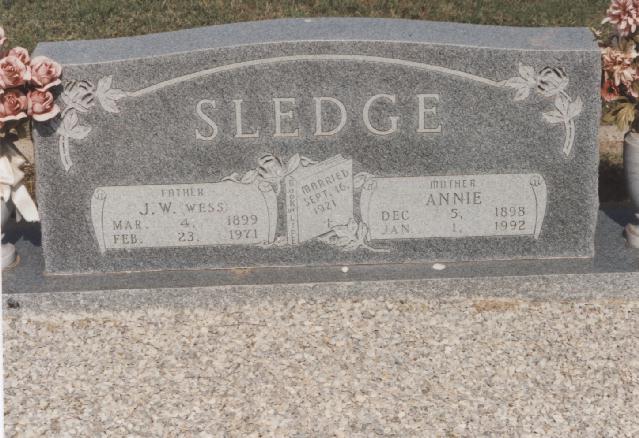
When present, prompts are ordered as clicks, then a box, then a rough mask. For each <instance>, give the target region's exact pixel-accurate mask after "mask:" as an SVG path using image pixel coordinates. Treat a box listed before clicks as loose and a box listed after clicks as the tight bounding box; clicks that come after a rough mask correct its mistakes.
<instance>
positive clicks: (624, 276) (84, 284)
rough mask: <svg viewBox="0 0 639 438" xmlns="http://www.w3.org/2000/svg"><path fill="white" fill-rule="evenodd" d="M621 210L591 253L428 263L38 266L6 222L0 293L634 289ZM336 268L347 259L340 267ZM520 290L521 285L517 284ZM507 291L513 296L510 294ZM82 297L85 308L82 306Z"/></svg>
mask: <svg viewBox="0 0 639 438" xmlns="http://www.w3.org/2000/svg"><path fill="white" fill-rule="evenodd" d="M632 218H633V215H632V211H631V210H629V209H620V208H614V209H610V210H606V211H602V212H601V213H600V216H599V222H598V226H597V236H596V255H595V257H594V258H593V259H555V260H510V261H482V262H470V263H468V262H464V263H446V264H445V269H443V270H436V269H433V265H432V264H420V263H415V264H392V265H391V264H386V265H350V266H345V267H341V266H331V267H322V266H315V267H289V268H251V269H233V270H188V271H157V272H133V273H110V274H91V275H46V274H43V267H44V260H43V256H42V249H41V247H40V233H39V229H38V227H36V226H26V225H24V224H23V225H20V226H18V227H15V225H13V227H14V228H9V229H7V240H8V241H10V242H13V243H15V244H16V248H17V251H18V254H19V255H20V264H19V265H18V266H17V267H16V268H15V269H12V270H9V271H4V272H3V273H2V279H3V292H4V298H5V301H6V299H8V298H7V297H11V298H12V299H14V300H17V301H18V302H19V303H20V305H21V306H23V307H27V308H29V309H35V308H38V309H71V308H74V309H77V308H80V309H85V308H90V309H92V310H95V309H111V310H116V309H120V310H126V309H129V308H131V307H138V306H141V305H165V306H170V307H173V306H182V305H201V306H207V305H209V304H210V303H211V302H214V303H218V304H219V305H224V304H226V303H232V302H238V301H239V302H245V303H246V302H251V301H256V302H257V303H258V304H259V302H260V300H262V299H265V298H275V297H282V299H284V300H286V299H288V300H295V299H305V298H308V297H315V296H332V297H335V298H344V297H350V296H358V297H370V298H375V297H384V296H388V295H393V294H394V293H397V292H400V291H402V292H406V293H412V294H416V295H419V296H423V297H432V296H439V295H440V294H442V293H445V294H447V295H449V296H453V295H468V294H473V293H476V291H484V292H486V293H491V294H493V295H503V296H509V297H512V296H519V295H517V294H518V292H517V291H519V290H522V291H524V292H525V296H526V297H527V298H531V297H537V298H547V297H563V298H565V299H572V298H575V297H580V298H584V299H586V298H601V297H612V298H617V297H622V296H623V297H634V296H636V295H639V250H637V249H633V248H629V247H627V246H626V243H625V240H624V237H623V227H624V226H625V225H626V224H628V223H629V222H630V221H631V220H632ZM343 268H347V269H346V272H344V269H343ZM522 293H523V292H522ZM513 294H514V295H513ZM86 306H88V307H86Z"/></svg>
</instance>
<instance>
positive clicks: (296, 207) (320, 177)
mask: <svg viewBox="0 0 639 438" xmlns="http://www.w3.org/2000/svg"><path fill="white" fill-rule="evenodd" d="M285 187H286V218H287V223H286V225H287V237H288V243H289V244H290V245H297V244H299V243H302V242H305V241H307V240H310V239H312V238H314V237H317V236H320V235H322V234H324V233H326V232H327V231H329V230H331V228H332V227H334V226H336V225H343V224H346V223H348V221H349V220H350V219H351V218H352V217H353V161H352V160H347V159H345V158H343V157H342V156H341V155H336V156H334V157H332V158H329V159H328V160H326V161H322V162H321V163H318V164H316V165H314V166H308V167H299V168H298V169H297V170H296V171H295V172H293V173H292V174H290V175H288V176H287V177H286V179H285Z"/></svg>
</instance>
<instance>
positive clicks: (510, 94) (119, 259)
mask: <svg viewBox="0 0 639 438" xmlns="http://www.w3.org/2000/svg"><path fill="white" fill-rule="evenodd" d="M36 54H46V55H49V56H51V57H53V58H56V59H58V60H59V61H61V62H62V63H63V64H65V73H64V75H65V79H66V80H70V79H76V80H89V81H92V83H93V84H94V85H96V84H98V83H99V82H100V79H102V78H105V77H109V76H112V82H111V83H110V84H107V83H106V82H104V81H103V82H102V85H103V86H104V87H105V88H108V87H107V85H109V86H110V87H112V88H114V89H119V90H124V91H126V92H130V93H136V92H137V93H138V94H134V95H130V94H129V95H126V96H124V97H123V96H122V95H117V96H118V97H121V99H119V100H118V101H117V103H116V105H117V108H119V111H120V112H119V113H110V112H106V111H105V110H104V109H103V108H102V107H101V105H100V104H99V103H98V102H97V101H96V102H94V106H93V107H92V108H90V109H89V111H88V112H87V113H81V112H79V113H78V115H79V122H78V125H79V126H86V127H91V132H90V133H89V134H88V135H87V137H86V138H84V139H73V138H71V139H70V141H69V156H70V158H71V160H72V166H71V167H70V169H69V171H68V173H67V172H66V171H65V169H64V168H63V166H62V163H61V159H60V157H59V152H58V145H59V138H58V136H57V135H52V134H50V133H48V134H47V133H46V132H45V130H44V129H43V130H41V132H40V133H39V134H36V135H35V141H36V155H37V160H38V169H37V170H38V199H39V202H40V209H41V216H42V226H43V247H44V251H45V261H46V270H47V271H48V272H55V273H73V272H96V271H131V270H152V269H167V268H168V269H182V268H189V269H197V268H209V267H238V266H288V265H310V264H318V265H335V264H357V263H387V262H402V263H404V262H420V261H432V260H473V259H475V260H476V259H510V258H545V257H589V256H592V255H593V250H594V229H595V223H596V211H597V204H598V202H597V160H598V156H597V148H596V139H597V126H598V120H599V111H600V103H599V98H598V87H599V75H600V65H599V62H600V60H599V51H598V48H597V47H596V44H595V43H594V41H593V40H592V37H591V35H590V33H589V32H588V31H587V30H586V29H520V28H518V29H512V28H501V27H500V28H497V27H478V26H470V25H458V24H441V23H428V22H412V21H394V20H368V19H363V20H355V19H326V20H324V19H322V20H284V21H276V22H262V23H248V24H236V25H224V26H216V27H211V28H204V29H195V30H190V31H181V32H176V33H170V34H162V35H150V36H145V37H139V38H126V39H119V40H106V41H94V42H63V43H45V44H41V45H39V46H38V48H37V49H36ZM336 55H337V56H349V57H351V59H348V60H347V59H343V58H341V59H339V58H331V59H324V60H321V61H319V60H318V58H314V59H308V58H307V59H304V60H295V61H293V60H290V58H289V60H288V61H285V62H284V61H283V62H276V63H267V64H260V65H257V66H251V67H243V68H237V69H234V70H232V71H226V72H218V73H215V74H210V75H205V76H200V77H192V78H191V79H189V80H185V81H183V82H180V83H177V84H173V85H167V86H165V87H163V88H160V89H151V90H149V89H148V88H147V87H151V86H154V85H156V84H158V83H161V82H163V81H170V80H172V79H174V78H177V77H181V76H183V75H189V74H194V73H197V72H201V71H204V70H206V69H212V68H215V67H219V66H225V65H230V64H233V63H241V62H247V61H252V60H264V59H272V58H274V57H290V56H314V57H318V56H325V57H326V56H329V57H330V56H336ZM356 57H360V58H356ZM362 57H369V58H362ZM370 57H377V58H376V60H372V58H370ZM379 58H384V60H381V61H380V60H379ZM397 60H400V61H402V62H404V61H408V62H409V63H411V62H412V63H418V64H419V65H420V66H422V67H423V65H425V64H427V65H428V66H435V67H445V68H447V69H450V70H447V71H446V72H441V71H440V72H438V71H433V70H428V69H424V68H422V67H415V65H414V64H406V63H404V64H401V65H399V64H397V63H396V61H397ZM520 63H521V64H522V65H524V66H530V67H531V71H533V72H536V73H539V72H540V71H541V70H542V69H544V68H545V67H558V68H563V69H564V70H565V73H566V75H567V77H568V78H569V80H570V82H569V84H568V86H567V88H566V96H569V99H570V102H572V103H574V102H576V99H577V98H581V99H582V101H583V110H582V111H581V112H580V113H579V114H578V115H577V116H576V117H575V118H574V123H575V133H576V136H575V142H574V146H573V147H572V149H571V150H570V153H569V154H568V156H565V155H564V153H563V152H562V149H563V145H564V138H565V136H566V135H565V134H566V131H565V129H564V127H563V125H562V124H550V123H547V122H546V121H545V120H544V118H543V117H542V114H543V113H546V112H550V111H553V110H554V108H555V105H554V101H555V98H554V97H546V96H543V95H542V94H541V93H539V92H538V90H536V88H535V87H533V89H532V92H531V94H530V96H528V97H527V98H526V99H525V100H523V101H514V100H513V98H514V97H515V95H516V90H514V89H512V88H509V87H507V86H505V85H504V83H503V82H502V81H506V80H509V79H512V78H516V77H519V76H520V74H521V69H520ZM429 68H430V67H429ZM451 71H456V72H463V74H464V75H466V76H464V75H462V76H459V75H456V74H451ZM468 75H473V76H472V78H471V79H469V76H468ZM478 78H479V79H478ZM481 81H484V82H481ZM144 90H145V91H144ZM381 93H385V94H391V95H396V96H397V102H396V104H395V105H390V104H389V102H386V104H383V103H380V104H379V105H377V107H376V108H375V109H374V110H372V112H371V114H372V120H373V123H374V124H375V125H376V126H378V127H384V129H386V128H387V127H388V126H389V125H388V124H389V119H388V117H389V116H390V115H398V116H400V117H401V119H400V120H399V127H398V131H397V132H396V133H394V134H392V135H389V136H379V135H373V134H371V133H370V132H369V131H368V130H367V129H366V127H365V126H364V123H363V121H362V108H363V107H364V104H365V102H366V100H367V99H368V98H369V97H371V96H373V95H376V94H381ZM420 93H421V94H439V96H440V101H439V104H438V106H437V117H438V118H439V120H440V121H441V125H442V133H441V134H428V135H426V134H419V135H418V134H417V133H416V132H415V130H416V129H417V119H418V117H417V112H416V110H417V100H416V97H415V96H416V94H420ZM313 96H332V97H336V98H338V99H340V101H342V102H343V103H344V105H345V107H346V110H347V113H348V120H347V123H346V125H345V127H344V129H343V130H342V131H341V132H340V133H339V134H337V135H335V136H332V137H314V136H313V135H312V134H313V131H314V129H315V118H314V117H315V116H314V113H313V108H314V106H313V104H314V102H313V100H312V97H313ZM273 97H286V98H290V97H294V98H296V99H297V100H296V112H295V121H296V122H299V126H300V129H301V136H300V137H299V138H285V137H284V138H283V137H273V132H274V116H273V111H274V110H273V105H274V104H273V101H272V98H273ZM200 99H214V100H216V102H217V109H216V110H213V109H211V108H210V107H209V108H207V111H206V112H207V114H209V115H210V116H211V117H213V118H214V119H215V120H216V122H217V124H218V127H219V133H218V136H217V137H216V139H215V141H213V142H208V141H201V140H196V135H195V132H196V129H199V130H200V131H201V132H202V133H204V134H207V133H209V132H210V130H209V126H208V125H207V124H206V123H204V122H203V120H202V119H200V118H198V117H197V116H196V112H195V111H196V104H197V102H198V101H199V100H200ZM232 99H244V102H243V104H242V105H243V106H242V110H243V124H244V126H245V130H246V131H247V132H252V131H253V130H254V129H256V128H257V127H259V128H260V131H261V134H262V136H261V137H260V138H259V139H236V138H234V137H233V134H234V128H233V123H234V120H235V119H234V114H233V103H232ZM111 109H112V108H111ZM288 109H289V108H288V107H286V108H284V111H286V110H288ZM326 117H327V119H326V120H327V121H328V120H335V117H336V111H332V112H331V111H328V113H327V114H326ZM331 117H332V118H333V119H331ZM287 122H288V121H287ZM284 125H285V126H289V125H288V124H287V123H285V124H284ZM429 127H430V125H429ZM286 129H289V128H286ZM76 133H77V132H76ZM296 153H299V154H300V155H302V156H306V157H308V158H310V159H312V160H317V161H323V160H326V159H329V158H331V157H333V156H335V155H337V154H342V155H343V156H344V157H347V158H349V159H352V160H353V173H358V172H367V173H370V174H373V175H376V176H380V177H389V176H422V175H468V174H490V173H538V174H541V175H542V176H543V178H544V179H545V182H546V185H547V187H548V208H547V212H546V217H545V219H544V225H543V228H542V231H541V236H540V238H539V239H538V240H535V239H533V238H531V237H529V236H520V237H512V236H510V237H502V238H495V237H469V238H457V239H441V238H433V239H421V240H419V239H417V240H404V241H399V240H393V241H389V243H388V244H387V245H386V246H385V247H386V248H389V249H390V250H391V251H390V252H388V253H382V252H371V251H369V250H366V249H361V248H360V249H357V250H355V251H340V250H338V249H336V248H334V247H331V246H327V245H326V244H324V243H321V242H316V241H310V242H308V243H304V244H302V245H299V246H295V247H290V246H274V247H269V248H261V247H255V246H219V245H218V246H207V247H183V248H147V249H145V248H136V249H133V250H129V251H127V250H117V251H107V252H106V253H105V254H104V255H101V254H100V253H99V250H98V245H97V240H96V236H95V234H94V230H93V227H92V223H91V213H90V204H91V197H92V196H93V194H94V190H96V188H98V187H102V186H112V185H142V184H182V183H198V182H217V181H220V180H221V179H222V178H224V177H226V176H229V175H231V174H232V173H233V172H238V173H239V174H240V175H243V174H244V173H245V172H247V171H249V170H251V169H255V168H256V167H257V160H258V159H259V157H261V156H263V155H264V154H273V155H275V156H276V157H279V158H281V160H282V161H283V162H287V161H289V160H290V158H291V157H293V156H294V155H295V154H296ZM283 198H284V196H283V195H280V197H279V205H278V210H279V221H278V230H277V234H278V235H279V236H286V215H285V211H286V205H284V200H283ZM355 201H357V198H356V199H355ZM356 210H357V209H356ZM354 214H355V215H356V216H357V213H354ZM355 219H357V217H355ZM466 220H471V218H470V217H466ZM164 231H165V232H167V233H171V232H176V230H175V229H173V230H164Z"/></svg>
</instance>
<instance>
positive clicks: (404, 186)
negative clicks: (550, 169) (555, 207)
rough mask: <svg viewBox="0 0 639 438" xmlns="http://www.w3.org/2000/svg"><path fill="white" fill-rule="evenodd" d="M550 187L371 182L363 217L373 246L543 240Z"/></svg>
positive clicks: (522, 182)
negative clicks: (393, 241) (494, 238)
mask: <svg viewBox="0 0 639 438" xmlns="http://www.w3.org/2000/svg"><path fill="white" fill-rule="evenodd" d="M545 211H546V184H545V181H544V179H543V177H542V176H541V175H538V174H518V175H514V174H507V175H462V176H427V177H407V178H402V177H400V178H377V177H373V178H370V179H369V180H368V181H367V182H366V183H365V184H364V186H363V188H362V197H361V215H362V220H363V221H364V222H365V223H366V224H367V225H368V227H369V230H370V239H371V240H386V239H419V238H429V237H475V236H522V235H530V236H533V237H535V238H538V237H539V233H540V231H541V225H542V222H543V219H544V215H545Z"/></svg>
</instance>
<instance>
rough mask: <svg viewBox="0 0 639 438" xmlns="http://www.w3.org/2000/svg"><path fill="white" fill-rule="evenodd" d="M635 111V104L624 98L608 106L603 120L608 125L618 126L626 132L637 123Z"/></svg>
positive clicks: (605, 108)
mask: <svg viewBox="0 0 639 438" xmlns="http://www.w3.org/2000/svg"><path fill="white" fill-rule="evenodd" d="M635 110H636V108H635V104H634V103H633V102H629V101H628V99H626V98H623V99H620V100H617V101H615V102H611V103H609V104H607V105H606V106H605V107H604V113H603V116H602V118H601V120H602V121H603V122H604V123H605V124H607V125H616V126H617V128H619V130H621V131H623V132H626V131H627V130H628V129H629V128H630V126H631V125H632V123H633V122H634V121H635V114H636V113H635Z"/></svg>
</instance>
